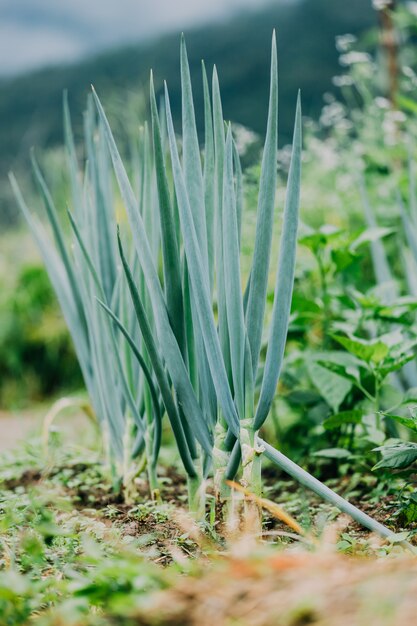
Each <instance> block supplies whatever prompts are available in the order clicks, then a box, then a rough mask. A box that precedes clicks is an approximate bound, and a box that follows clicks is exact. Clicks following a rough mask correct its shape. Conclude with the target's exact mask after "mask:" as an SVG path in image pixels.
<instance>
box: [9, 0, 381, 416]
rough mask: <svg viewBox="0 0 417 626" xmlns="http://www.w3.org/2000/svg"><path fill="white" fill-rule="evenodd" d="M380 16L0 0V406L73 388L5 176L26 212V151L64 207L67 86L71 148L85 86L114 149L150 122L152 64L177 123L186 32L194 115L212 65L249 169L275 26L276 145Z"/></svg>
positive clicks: (295, 0) (55, 319)
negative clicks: (344, 47) (298, 107)
mask: <svg viewBox="0 0 417 626" xmlns="http://www.w3.org/2000/svg"><path fill="white" fill-rule="evenodd" d="M374 4H375V3H374ZM379 19H380V15H379V14H378V12H376V11H375V6H373V5H372V2H371V0H349V2H341V1H339V2H337V1H335V0H275V1H270V0H269V1H268V0H211V1H210V2H207V1H203V0H175V1H172V0H117V1H116V0H106V1H105V2H103V1H100V0H89V1H88V2H85V1H84V0H71V2H70V1H69V0H60V1H59V2H56V1H54V0H18V1H17V0H0V146H1V150H0V226H1V231H2V234H1V237H0V408H3V409H5V408H7V409H8V408H11V407H20V406H24V405H25V404H27V403H30V402H33V401H34V400H36V401H37V400H42V399H43V398H45V397H48V396H49V395H50V394H54V393H58V392H59V391H60V390H62V389H67V388H68V389H73V388H77V386H80V385H81V376H80V374H79V370H78V366H77V365H76V362H75V358H74V354H73V350H72V346H71V342H70V340H69V337H68V333H67V330H66V328H65V325H64V322H63V320H62V317H61V314H60V312H59V310H58V307H57V304H56V301H55V297H54V295H53V292H52V289H51V287H50V285H49V281H48V278H47V276H46V274H45V271H44V269H43V266H42V264H41V263H40V261H39V258H38V255H37V252H36V249H35V246H34V244H33V242H32V240H31V237H30V236H29V234H28V233H27V229H26V228H25V225H23V224H22V223H21V220H20V216H19V212H18V209H17V207H16V203H15V201H14V199H13V197H12V194H11V191H10V186H9V183H8V180H7V173H8V171H9V170H13V171H14V173H15V174H16V176H17V177H18V179H19V182H20V184H21V185H22V187H23V189H24V190H25V192H26V193H27V194H28V196H27V198H29V199H28V203H29V204H30V206H31V207H35V208H36V206H37V205H38V200H37V198H35V196H34V195H31V193H32V192H31V189H32V188H31V174H30V166H29V154H30V149H31V148H32V146H35V148H36V150H37V153H39V154H41V155H42V163H43V165H44V168H45V169H46V170H47V177H48V182H49V183H50V184H51V186H52V188H53V190H54V194H55V199H56V202H57V205H58V206H59V207H60V208H62V211H64V210H65V202H66V200H65V198H66V195H67V187H66V181H65V175H64V170H65V168H64V166H63V163H64V156H63V151H62V148H61V145H62V142H63V130H62V126H63V125H62V98H63V92H64V90H68V97H69V103H70V108H71V114H72V120H73V125H74V130H75V138H76V142H77V144H78V142H79V141H80V139H81V135H82V126H83V116H82V112H83V110H84V108H85V104H86V97H87V94H88V93H89V91H90V84H91V83H93V84H94V86H95V88H96V90H97V91H98V93H99V96H100V98H101V100H102V101H103V103H104V105H105V107H106V111H107V112H108V115H109V118H110V122H111V125H112V127H113V129H114V132H115V135H116V136H117V138H118V140H119V141H120V145H121V149H122V150H123V140H124V139H126V137H128V136H129V133H131V132H135V130H136V129H137V128H138V125H139V123H141V121H142V120H143V119H144V118H145V116H146V112H147V106H148V105H147V97H148V81H149V70H150V68H153V69H154V72H155V81H156V88H157V91H158V93H160V91H161V89H162V85H163V80H164V79H167V81H168V84H169V89H170V94H171V103H172V106H173V112H174V116H175V118H176V119H175V122H176V124H179V122H180V120H179V105H180V75H179V34H180V32H181V31H184V32H185V35H186V41H187V47H188V54H189V58H190V65H191V71H192V79H193V84H194V96H195V101H196V111H197V113H199V114H201V113H202V111H203V106H202V96H203V93H202V85H201V59H204V61H205V63H206V66H207V68H208V70H209V72H210V71H211V69H212V66H213V64H216V65H217V67H218V72H219V78H220V84H221V91H222V97H223V106H224V115H225V118H226V119H232V120H233V122H234V123H235V124H237V125H240V126H241V127H243V128H245V129H246V130H245V133H246V134H245V133H244V134H243V136H244V137H246V139H247V143H248V144H250V149H249V150H246V151H245V153H244V154H243V155H242V158H243V164H244V167H245V168H250V166H251V164H252V163H254V162H256V161H257V160H258V157H259V150H260V146H261V139H262V135H263V133H264V130H265V120H266V111H267V101H268V81H269V55H270V41H271V32H272V29H273V28H275V29H276V31H277V37H278V50H279V77H280V78H279V80H280V95H279V107H280V109H279V133H280V134H279V136H280V140H279V141H280V146H281V147H283V146H285V144H287V143H288V142H289V139H290V136H291V129H292V124H293V114H294V106H295V100H296V94H297V90H298V89H299V88H300V89H301V91H302V103H303V113H304V116H305V118H306V119H310V120H313V121H314V120H316V121H318V120H319V119H320V116H321V114H322V110H323V105H326V106H327V105H328V104H329V102H331V101H332V98H333V99H334V98H336V97H338V95H337V94H338V86H337V81H334V79H333V77H334V76H335V75H337V74H338V73H340V64H339V54H340V52H341V49H340V47H339V50H337V47H336V37H337V36H339V35H343V34H345V33H349V34H350V35H351V36H352V40H354V41H358V42H359V43H358V46H359V48H361V49H368V48H373V49H374V50H376V49H377V45H376V43H375V42H376V41H378V29H379V27H380V24H379V21H378V20H379ZM329 94H333V95H329ZM312 123H313V122H312ZM126 146H127V142H126ZM126 149H127V148H126ZM247 171H249V169H248V170H247ZM31 200H32V201H33V202H32V203H31Z"/></svg>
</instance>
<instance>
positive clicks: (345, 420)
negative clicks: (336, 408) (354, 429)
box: [323, 409, 363, 430]
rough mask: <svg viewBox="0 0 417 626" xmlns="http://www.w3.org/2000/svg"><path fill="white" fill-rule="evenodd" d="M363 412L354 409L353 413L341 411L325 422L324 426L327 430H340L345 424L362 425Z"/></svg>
mask: <svg viewBox="0 0 417 626" xmlns="http://www.w3.org/2000/svg"><path fill="white" fill-rule="evenodd" d="M362 415H363V413H362V411H361V410H360V409H352V410H351V411H341V412H340V413H335V414H334V415H331V416H330V417H329V418H327V419H326V420H324V422H323V426H324V428H325V429H326V430H332V429H333V428H339V427H340V426H343V425H344V424H360V423H361V421H362Z"/></svg>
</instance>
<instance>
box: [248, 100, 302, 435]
mask: <svg viewBox="0 0 417 626" xmlns="http://www.w3.org/2000/svg"><path fill="white" fill-rule="evenodd" d="M301 144H302V136H301V103H300V94H298V98H297V109H296V115H295V124H294V137H293V151H292V155H291V163H290V170H289V173H288V183H287V193H286V197H285V208H284V219H283V227H282V233H281V240H280V251H279V263H278V271H277V277H276V283H275V292H274V306H273V308H272V320H271V328H270V335H269V340H268V349H267V353H266V360H265V369H264V375H263V379H262V387H261V393H260V396H259V402H258V407H257V410H256V416H255V427H256V428H260V426H261V425H262V424H263V422H264V421H265V419H266V417H267V415H268V412H269V409H270V407H271V403H272V400H273V397H274V395H275V391H276V386H277V383H278V379H279V375H280V371H281V366H282V361H283V358H284V350H285V344H286V340H287V333H288V323H289V318H290V312H291V299H292V292H293V288H294V274H295V257H296V251H297V229H298V211H299V203H300V182H301V180H300V179H301ZM252 279H253V277H252V276H251V286H250V295H249V298H250V296H251V294H252V288H253V280H252ZM248 337H249V326H248ZM252 362H253V358H252Z"/></svg>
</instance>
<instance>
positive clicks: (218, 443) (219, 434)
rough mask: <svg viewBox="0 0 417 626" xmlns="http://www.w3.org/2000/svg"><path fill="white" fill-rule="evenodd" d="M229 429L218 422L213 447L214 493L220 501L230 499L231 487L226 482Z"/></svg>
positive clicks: (221, 422)
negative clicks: (227, 436)
mask: <svg viewBox="0 0 417 626" xmlns="http://www.w3.org/2000/svg"><path fill="white" fill-rule="evenodd" d="M226 435H227V429H226V427H225V425H224V423H223V421H222V419H219V420H218V421H217V424H216V427H215V430H214V447H213V453H212V456H213V472H214V477H213V483H214V492H215V495H216V499H217V500H218V501H221V502H222V501H225V500H227V499H228V498H229V497H230V487H229V486H228V485H227V484H226V482H225V475H226V470H227V465H228V462H229V457H230V454H229V453H228V452H227V450H226Z"/></svg>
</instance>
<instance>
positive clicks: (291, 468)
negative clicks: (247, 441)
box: [257, 437, 414, 552]
mask: <svg viewBox="0 0 417 626" xmlns="http://www.w3.org/2000/svg"><path fill="white" fill-rule="evenodd" d="M257 443H258V446H259V447H261V448H263V450H264V453H265V456H266V457H267V458H268V459H269V460H270V461H272V462H273V463H274V464H275V465H277V466H278V467H280V468H281V469H282V470H284V472H286V473H287V474H289V475H290V476H292V477H293V478H295V480H297V481H298V482H299V483H300V484H301V485H304V487H307V489H311V491H313V492H314V493H316V494H317V495H318V496H320V497H321V498H323V499H324V500H326V501H327V502H330V504H332V505H333V506H336V507H337V508H338V509H340V511H342V512H343V513H347V514H348V515H350V517H352V518H353V519H354V520H355V521H356V522H358V523H359V524H361V525H362V526H364V527H365V528H368V529H369V530H370V531H372V532H374V533H377V534H378V535H380V536H381V537H384V538H387V539H394V538H395V537H396V535H395V533H394V532H392V530H389V528H386V526H383V525H382V524H380V523H379V522H377V521H376V520H374V519H372V517H369V515H367V514H366V513H363V511H360V510H359V509H358V508H356V506H353V504H350V502H348V501H347V500H345V499H344V498H342V497H341V496H339V495H338V494H337V493H335V492H334V491H332V490H331V489H329V487H327V486H326V485H324V484H323V483H321V482H320V481H319V480H317V478H314V476H312V475H311V474H309V473H308V472H306V471H305V470H303V469H302V468H301V467H300V466H299V465H297V464H296V463H294V461H291V459H289V458H288V457H286V456H285V455H284V454H282V452H279V451H278V450H276V449H275V448H273V447H272V446H271V445H270V444H268V443H266V441H263V440H262V439H261V438H259V437H258V439H257ZM401 545H403V546H404V547H407V548H409V549H410V548H411V550H413V552H414V548H413V547H412V546H410V544H409V543H408V542H406V541H404V542H401Z"/></svg>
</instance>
